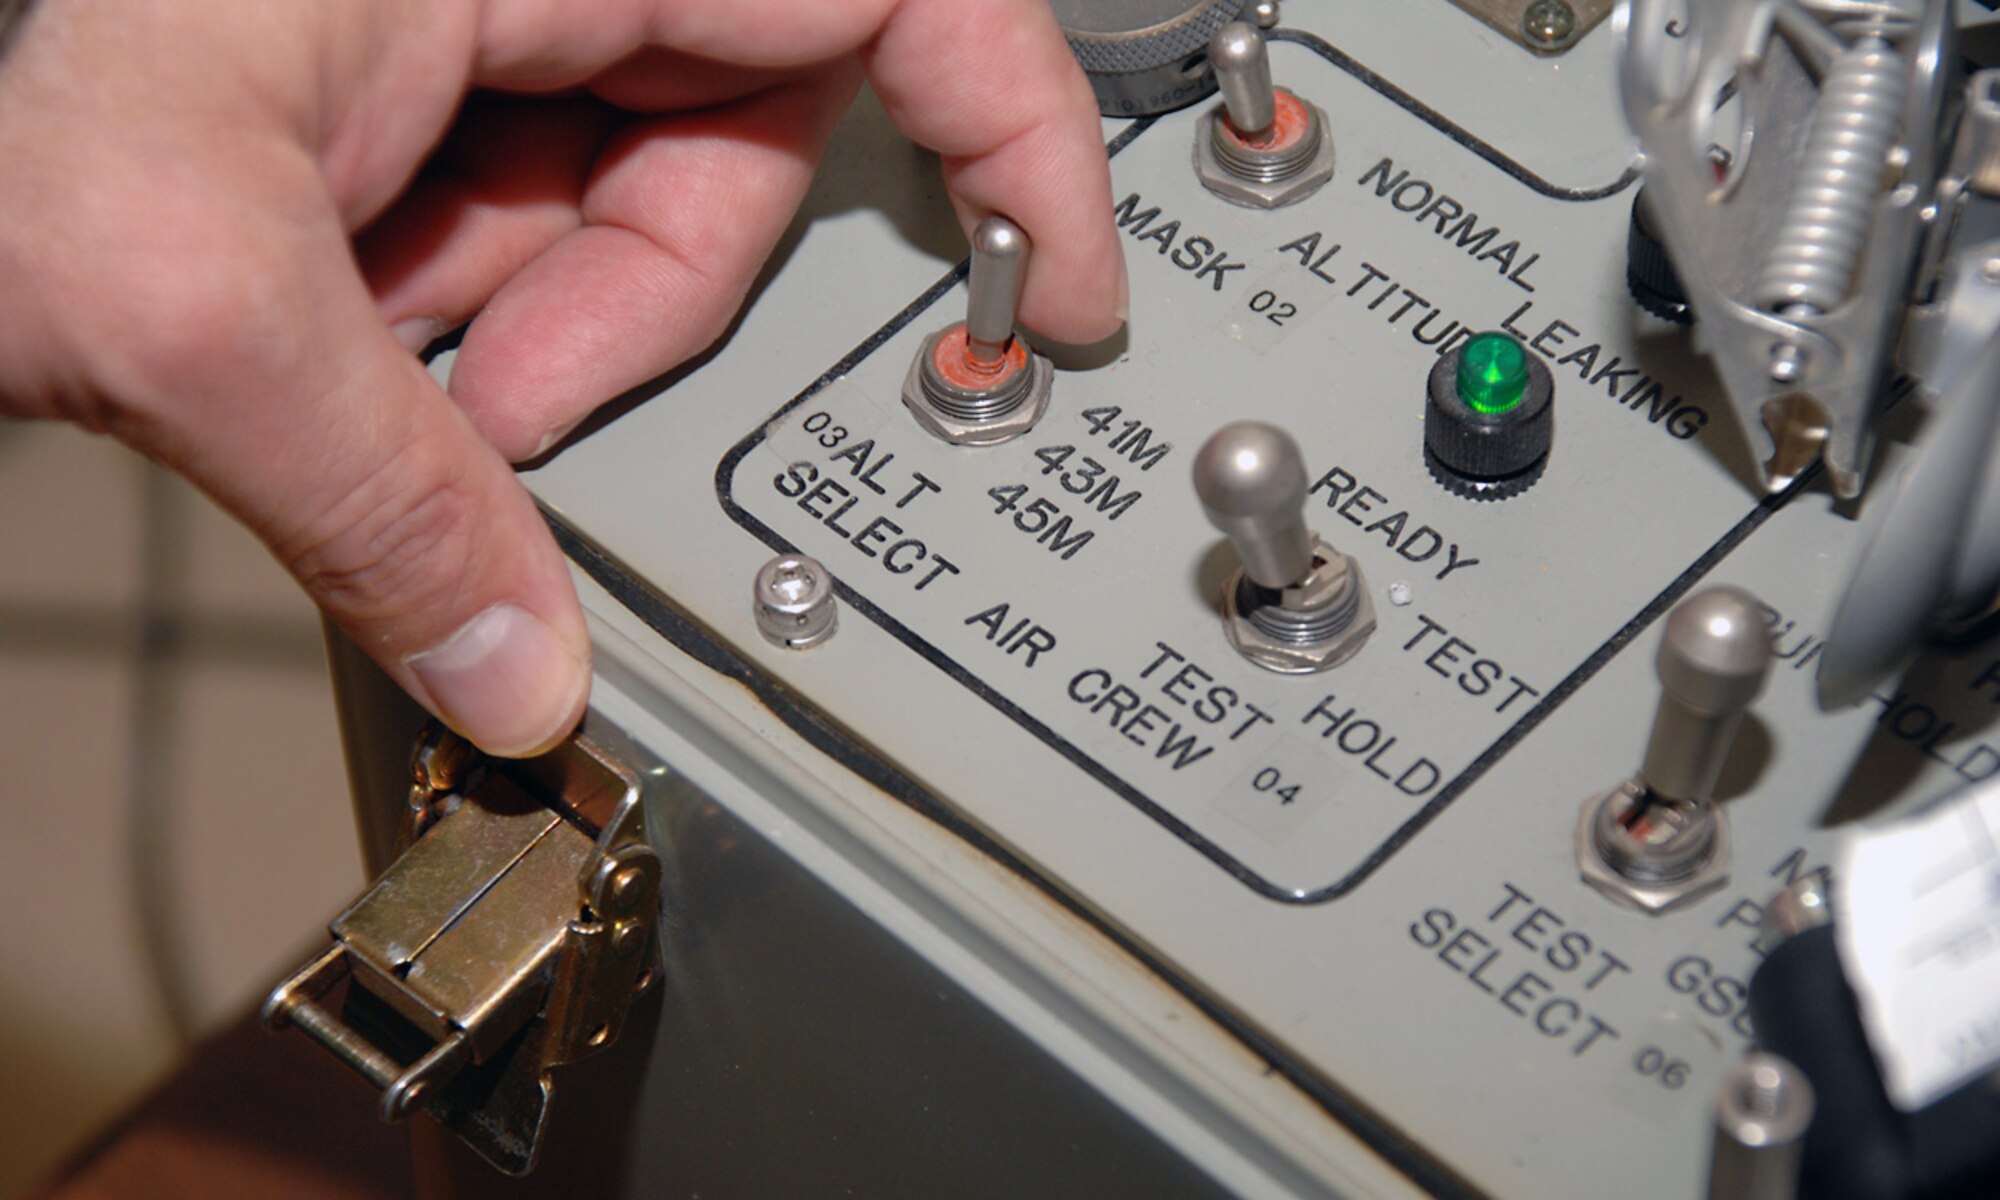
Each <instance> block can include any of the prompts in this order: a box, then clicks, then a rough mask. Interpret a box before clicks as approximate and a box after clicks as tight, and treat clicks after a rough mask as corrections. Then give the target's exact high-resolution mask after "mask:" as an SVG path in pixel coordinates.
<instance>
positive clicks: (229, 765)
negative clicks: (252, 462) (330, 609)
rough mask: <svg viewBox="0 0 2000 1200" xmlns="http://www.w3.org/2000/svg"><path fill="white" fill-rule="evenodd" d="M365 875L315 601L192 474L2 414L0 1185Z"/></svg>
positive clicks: (136, 1077) (95, 1110) (43, 1158)
mask: <svg viewBox="0 0 2000 1200" xmlns="http://www.w3.org/2000/svg"><path fill="white" fill-rule="evenodd" d="M361 882H362V879H361V866H360V858H359V855H358V853H357V851H356V848H355V840H354V832H353V821H352V816H351V813H350V810H349V806H348V798H347V790H346V781H345V777H344V773H343V768H342V766H341V760H340V753H339V742H338V736H337V731H336V729H335V725H334V715H333V705H332V700H331V696H330V693H329V690H328V684H327V680H326V666H325V662H324V658H323V654H322V650H321V645H320V633H319V622H318V618H317V616H316V615H315V612H314V610H313V609H312V607H311V606H310V605H309V604H307V603H306V601H305V600H304V599H303V598H302V597H301V596H300V595H299V594H298V592H297V591H296V589H295V588H294V587H293V586H292V584H291V582H290V580H289V579H288V578H287V577H286V576H285V574H284V573H283V571H281V570H280V569H279V567H278V566H277V564H276V563H275V562H273V561H272V560H271V559H270V557H269V556H268V555H267V554H266V553H265V551H264V549H263V548H262V546H260V545H259V544H258V543H257V542H256V541H255V540H254V539H252V538H251V537H250V536H249V535H248V534H247V533H245V532H243V531H242V530H241V529H240V528H238V527H237V526H236V525H235V524H234V523H232V522H231V521H230V520H229V518H228V517H226V516H224V515H223V514H222V513H220V512H219V511H218V510H216V509H215V508H214V506H213V505H211V504H209V502H208V501H207V500H206V499H205V498H203V497H202V496H201V495H200V494H199V493H197V492H195V491H194V490H193V489H191V488H189V487H188V486H187V485H185V484H183V483H181V482H179V481H178V480H176V479H174V478H173V477H171V476H169V475H167V474H166V473H165V472H162V471H160V470H159V469H157V468H155V467H153V466H152V465H151V464H149V463H147V462H145V461H144V460H142V459H140V458H139V457H137V456H136V455H133V454H131V453H130V452H128V451H126V450H125V449H123V448H122V447H120V446H118V445H117V444H116V443H113V442H111V441H109V440H108V439H105V438H100V437H93V436H91V435H89V434H85V433H82V432H80V431H78V430H75V429H71V428H69V427H66V426H57V425H49V424H23V423H13V422H4V421H0V1200H5V1198H6V1197H12V1196H16V1195H19V1194H21V1193H22V1192H23V1191H24V1190H25V1189H27V1188H28V1187H29V1186H30V1185H32V1184H33V1183H34V1182H35V1181H36V1180H38V1179H41V1178H43V1177H44V1176H45V1175H46V1174H47V1173H48V1172H49V1171H51V1170H53V1169H55V1168H56V1167H57V1166H58V1165H59V1164H60V1163H61V1162H62V1161H63V1160H64V1159H65V1158H67V1157H68V1156H69V1155H70V1154H72V1153H74V1152H75V1150H76V1149H77V1148H78V1147H79V1145H80V1144H81V1143H82V1142H83V1141H84V1140H85V1139H87V1138H88V1137H89V1136H90V1135H91V1134H92V1133H93V1132H94V1131H96V1130H98V1129H99V1128H101V1127H102V1126H103V1125H104V1124H105V1123H106V1122H109V1121H111V1120H113V1119H115V1118H116V1117H117V1116H118V1115H119V1114H120V1113H121V1112H122V1111H123V1110H124V1109H126V1108H127V1107H128V1106H130V1105H131V1104H132V1103H134V1102H135V1101H136V1100H137V1099H138V1098H139V1097H140V1096H141V1095H142V1094H144V1092H145V1091H146V1090H147V1089H148V1088H149V1087H151V1086H152V1085H154V1084H155V1083H156V1082H157V1081H158V1080H160V1079H161V1078H162V1077H163V1076H164V1075H165V1073H167V1072H169V1071H171V1070H172V1069H173V1067H174V1064H175V1063H176V1062H177V1061H179V1059H180V1058H181V1056H182V1055H183V1054H184V1053H185V1052H186V1050H187V1048H188V1047H189V1046H190V1045H191V1044H192V1043H193V1042H194V1041H196V1040H198V1039H199V1038H200V1037H201V1036H202V1035H203V1034H204V1033H206V1032H208V1031H211V1030H213V1029H215V1028H216V1027H217V1026H218V1025H220V1024H222V1023H224V1022H227V1021H229V1020H232V1019H235V1018H238V1017H240V1016H241V1015H242V1014H243V1013H245V1012H246V1011H247V1010H249V1009H250V1008H252V1007H253V1006H254V1005H255V1004H257V1003H258V1002H259V1001H260V1000H261V999H262V997H263V994H264V992H265V991H266V990H267V989H268V988H269V987H270V986H271V985H272V984H273V983H274V982H275V981H276V980H277V978H278V977H280V976H282V975H283V974H284V973H285V972H286V971H288V970H290V969H291V968H292V967H294V966H296V965H297V964H298V962H299V961H301V960H302V959H303V958H304V956H305V955H306V954H307V953H308V952H309V951H310V950H312V949H314V948H315V947H316V945H317V943H318V942H319V940H320V939H322V938H323V937H324V936H325V925H326V922H327V920H328V918H330V917H331V916H332V915H333V914H334V912H335V911H336V910H337V909H338V908H339V907H340V906H341V905H342V904H343V903H344V902H345V901H346V900H347V899H348V898H350V897H351V896H352V895H353V894H354V893H355V892H356V891H357V890H358V889H359V886H360V884H361Z"/></svg>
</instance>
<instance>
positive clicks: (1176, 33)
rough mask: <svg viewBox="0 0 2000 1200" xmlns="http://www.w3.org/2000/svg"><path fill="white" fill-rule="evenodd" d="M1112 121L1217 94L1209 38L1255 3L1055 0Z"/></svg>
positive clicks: (1232, 0)
mask: <svg viewBox="0 0 2000 1200" xmlns="http://www.w3.org/2000/svg"><path fill="white" fill-rule="evenodd" d="M1050 7H1052V8H1054V9H1055V13H1056V20H1057V21H1058V22H1060V23H1061V25H1062V29H1063V36H1064V37H1066V38H1068V39H1069V48H1070V52H1071V53H1072V54H1074V55H1076V61H1077V63H1078V64H1079V65H1081V66H1082V67H1083V72H1084V74H1085V75H1086V76H1088V77H1089V79H1090V87H1091V90H1092V91H1094V92H1096V93H1097V107H1098V110H1099V111H1101V112H1102V113H1103V114H1104V115H1105V116H1107V117H1143V116H1146V115H1148V114H1151V113H1163V112H1172V111H1173V110H1175V109H1177V108H1185V107H1187V106H1188V105H1190V104H1193V103H1194V102H1195V101H1197V100H1200V99H1202V98H1203V97H1205V96H1208V95H1210V94H1211V93H1213V92H1214V91H1215V73H1214V72H1213V71H1212V70H1210V69H1209V65H1208V39H1209V38H1210V37H1211V36H1212V35H1213V34H1214V33H1215V31H1216V30H1218V29H1220V28H1222V27H1223V26H1224V25H1227V24H1229V23H1230V22H1231V21H1234V20H1238V19H1240V18H1242V17H1243V16H1244V15H1245V14H1247V13H1248V12H1249V11H1250V10H1251V9H1252V8H1253V7H1254V5H1253V3H1252V0H1051V3H1050Z"/></svg>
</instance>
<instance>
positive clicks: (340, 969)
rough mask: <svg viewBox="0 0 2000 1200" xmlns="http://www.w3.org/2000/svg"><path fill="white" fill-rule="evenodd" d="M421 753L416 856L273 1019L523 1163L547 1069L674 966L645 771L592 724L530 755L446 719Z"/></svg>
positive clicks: (544, 1098)
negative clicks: (647, 817)
mask: <svg viewBox="0 0 2000 1200" xmlns="http://www.w3.org/2000/svg"><path fill="white" fill-rule="evenodd" d="M411 763H412V773H413V775H414V781H413V784H412V787H411V791H410V813H409V820H408V824H407V826H406V831H405V848H404V851H403V854H402V856H401V857H400V858H398V859H397V860H396V861H395V862H394V863H393V864H391V866H390V867H389V869H388V870H387V871H386V872H384V873H383V875H382V877H381V878H379V879H377V880H376V881H375V882H374V883H373V884H372V885H370V886H369V888H368V890H367V891H366V892H364V893H362V895H361V898H360V899H358V900H356V901H355V902H354V904H353V905H352V906H350V907H349V908H348V909H347V911H346V912H343V913H341V914H340V916H339V917H338V918H336V919H335V920H334V922H333V926H332V933H333V944H332V946H330V947H329V948H328V949H327V951H326V952H325V953H324V954H321V955H320V956H319V957H318V958H315V959H314V960H313V961H312V962H310V963H308V964H306V965H305V966H304V967H303V968H301V969H300V970H299V971H298V972H297V973H296V974H294V975H293V976H292V977H291V978H290V979H287V980H286V981H285V982H284V983H283V984H281V985H280V986H279V987H278V988H277V990H276V991H274V992H272V993H271V997H270V999H269V1000H267V1001H265V1003H264V1022H265V1024H266V1025H268V1026H269V1027H270V1028H272V1029H282V1028H284V1027H286V1026H288V1025H290V1026H296V1027H297V1028H299V1029H302V1030H304V1031H305V1032H306V1033H307V1034H308V1035H309V1036H311V1037H312V1038H313V1040H315V1041H317V1042H318V1043H320V1045H322V1046H324V1047H326V1048H327V1049H328V1050H330V1051H332V1052H333V1054H334V1055H335V1057H337V1058H339V1059H340V1060H341V1061H342V1062H344V1063H346V1064H347V1065H348V1066H350V1067H353V1068H354V1069H355V1070H356V1071H359V1072H360V1073H361V1074H362V1075H363V1076H364V1077H365V1078H367V1079H368V1081H369V1082H370V1083H373V1084H374V1085H375V1086H376V1087H378V1088H380V1089H382V1103H381V1113H382V1118H383V1119H384V1120H385V1121H396V1120H400V1119H401V1118H403V1117H405V1116H408V1115H409V1114H410V1113H411V1112H412V1111H414V1110H416V1109H419V1108H421V1109H423V1110H425V1111H427V1112H429V1113H430V1114H431V1115H432V1116H434V1117H435V1118H437V1120H438V1121H439V1122H440V1123H441V1124H443V1125H444V1126H446V1127H447V1128H449V1129H451V1130H452V1131H454V1132H455V1133H457V1134H458V1135H459V1136H460V1137H461V1138H463V1139H464V1140H465V1141H466V1142H467V1143H469V1144H470V1145H471V1146H472V1147H473V1149H475V1150H477V1151H478V1152H479V1153H480V1154H481V1155H482V1156H484V1157H485V1158H486V1159H487V1160H488V1161H489V1162H491V1163H492V1164H493V1165H494V1166H496V1167H498V1168H500V1169H501V1170H503V1171H506V1172H508V1173H510V1174H516V1175H518V1174H523V1173H525V1172H526V1171H528V1170H529V1169H530V1168H531V1167H532V1166H533V1165H534V1161H535V1154H536V1151H537V1149H538V1148H539V1145H540V1142H541V1135H542V1130H543V1129H544V1127H545V1125H546V1121H547V1115H548V1105H549V1101H550V1098H551V1097H552V1095H553V1094H554V1081H553V1079H552V1077H551V1070H552V1069H553V1068H555V1067H558V1066H561V1065H562V1064H564V1063H568V1062H572V1061H574V1060H576V1059H579V1058H582V1057H584V1056H586V1055H589V1054H592V1053H595V1052H596V1051H598V1050H601V1049H603V1048H604V1047H606V1046H609V1045H610V1044H611V1043H612V1042H614V1041H616V1040H617V1038H618V1033H619V1030H620V1028H621V1026H622V1025H623V1024H624V1021H625V1016H626V1012H627V1010H628V1008H629V1007H630V1005H631V1003H632V1001H633V999H634V998H635V997H637V996H638V995H640V994H642V993H643V992H645V991H646V990H647V989H648V988H650V987H651V986H652V985H653V983H654V981H655V980H656V979H657V978H658V975H659V969H658V962H657V951H656V950H655V947H654V938H653V935H654V929H655V926H656V925H657V923H658V915H659V895H660V860H659V858H658V856H657V855H655V854H654V852H653V850H652V847H651V846H650V845H649V844H648V842H647V840H646V836H645V828H644V821H643V810H642V806H641V801H642V798H643V790H642V783H641V779H640V777H639V775H638V773H637V772H636V771H635V770H634V769H633V768H632V767H631V766H630V765H628V764H627V763H625V762H623V761H621V760H620V758H619V757H618V756H617V755H615V754H614V753H612V752H611V751H610V749H609V748H608V747H607V746H606V745H604V744H603V743H602V741H600V740H598V739H595V738H593V737H591V736H590V735H588V734H586V733H584V732H581V731H579V732H578V733H576V734H574V735H572V736H571V737H570V738H569V739H568V740H567V741H565V742H564V743H563V744H562V745H561V746H559V747H557V748H556V749H555V750H552V751H550V752H549V753H548V754H545V755H542V756H540V757H538V758H533V759H522V760H514V759H497V758H487V757H485V756H484V755H482V754H481V753H480V752H479V751H478V750H477V749H476V748H474V747H473V746H472V745H471V744H470V743H469V742H466V741H465V740H464V739H462V738H460V737H458V736H457V735H456V734H453V733H451V732H449V731H448V730H446V729H444V727H443V726H441V725H435V724H433V725H432V726H431V727H429V728H428V729H426V730H425V732H424V735H423V736H422V737H421V738H420V739H419V740H418V744H417V747H416V751H415V753H414V754H413V755H412V759H411ZM343 981H345V982H346V983H347V986H346V988H345V992H344V996H342V997H340V998H339V999H338V1000H337V1001H336V1000H335V999H334V997H333V993H334V990H335V989H336V988H337V987H339V985H340V984H341V983H342V982H343Z"/></svg>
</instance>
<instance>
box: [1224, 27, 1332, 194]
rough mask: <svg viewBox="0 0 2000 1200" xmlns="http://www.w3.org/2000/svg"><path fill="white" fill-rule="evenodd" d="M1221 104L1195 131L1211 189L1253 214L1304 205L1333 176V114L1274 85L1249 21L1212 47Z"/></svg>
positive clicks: (1266, 54) (1267, 56) (1258, 35)
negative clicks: (1330, 124) (1330, 120)
mask: <svg viewBox="0 0 2000 1200" xmlns="http://www.w3.org/2000/svg"><path fill="white" fill-rule="evenodd" d="M1208 60H1209V64H1210V65H1211V66H1213V67H1214V68H1215V78H1216V82H1217V84H1218V85H1219V86H1220V88H1221V89H1222V103H1221V104H1218V105H1216V106H1215V108H1213V109H1211V110H1210V111H1209V113H1208V115H1207V116H1205V117H1203V118H1202V120H1201V124H1200V125H1199V126H1198V127H1197V129H1196V130H1195V140H1194V165H1195V173H1196V174H1197V175H1199V176H1200V177H1201V182H1202V185H1203V186H1204V187H1206V188H1208V190H1209V191H1211V192H1214V193H1215V194H1216V195H1218V196H1221V197H1222V198H1223V199H1224V200H1228V201H1230V202H1232V203H1235V204H1242V205H1246V206H1248V207H1250V208H1277V207H1280V206H1281V205H1286V204H1291V203H1293V202H1294V201H1297V200H1301V199H1304V198H1305V197H1306V196H1308V195H1310V194H1311V193H1312V192H1314V191H1316V190H1318V188H1319V187H1320V185H1321V184H1324V183H1325V182H1326V181H1327V180H1329V179H1331V178H1333V136H1332V134H1330V133H1329V132H1328V131H1327V123H1326V114H1325V113H1324V112H1323V111H1321V110H1320V108H1319V106H1318V105H1316V104H1312V103H1309V102H1308V101H1305V100H1301V99H1299V98H1298V97H1297V96H1295V95H1293V94H1292V93H1291V92H1290V91H1289V90H1288V89H1286V88H1281V87H1277V86H1275V85H1274V84H1273V83H1272V82H1271V55H1270V51H1269V49H1268V48H1267V47H1266V46H1265V44H1264V35H1263V34H1261V33H1259V32H1258V31H1257V27H1256V26H1255V25H1252V24H1250V23H1248V22H1246V21H1237V22H1234V23H1232V24H1229V25H1224V26H1223V27H1222V28H1221V29H1218V30H1216V31H1215V36H1214V37H1212V38H1210V39H1209V43H1208Z"/></svg>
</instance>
